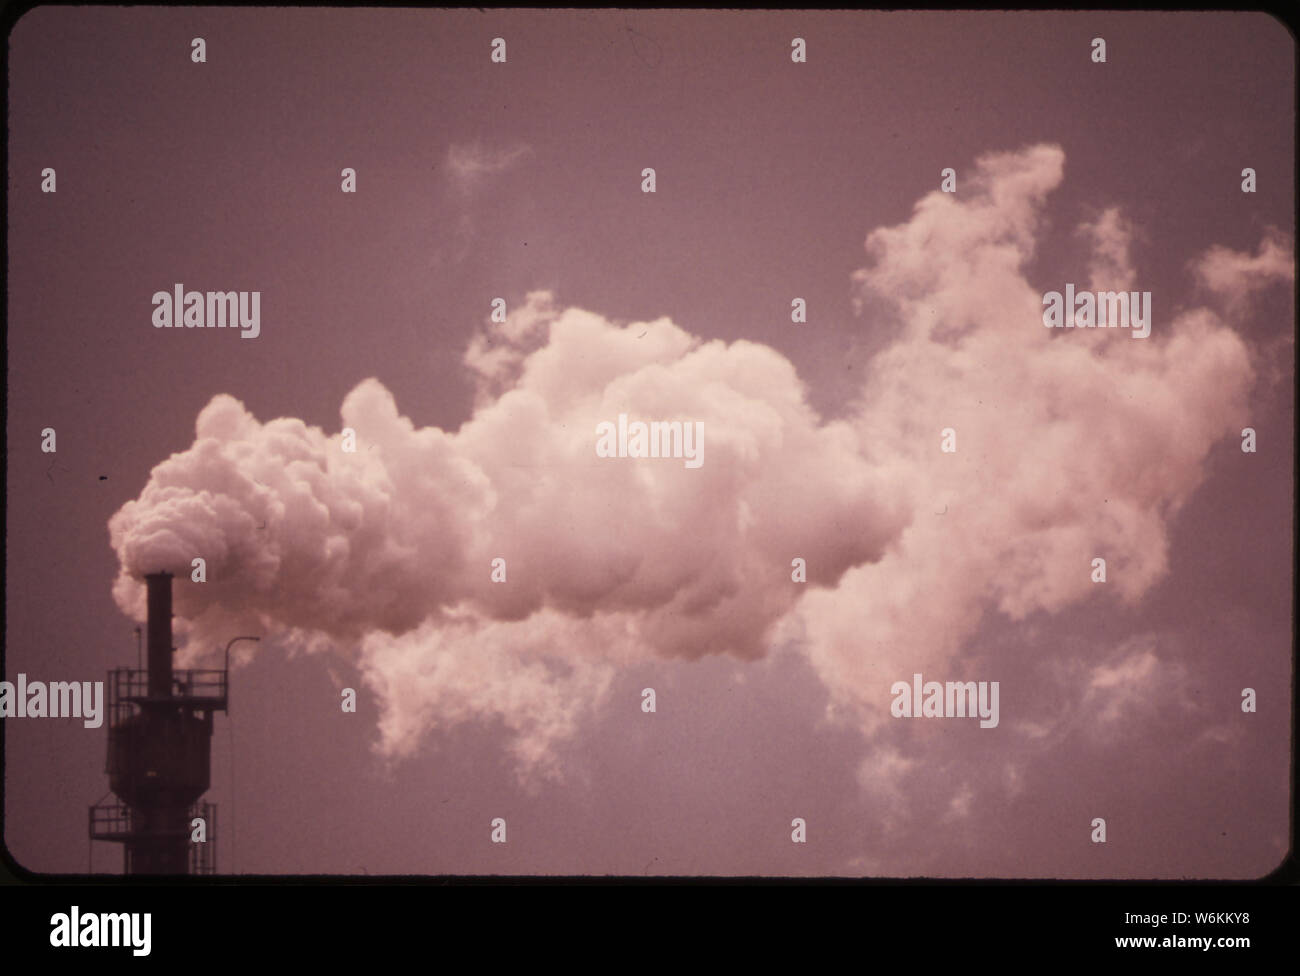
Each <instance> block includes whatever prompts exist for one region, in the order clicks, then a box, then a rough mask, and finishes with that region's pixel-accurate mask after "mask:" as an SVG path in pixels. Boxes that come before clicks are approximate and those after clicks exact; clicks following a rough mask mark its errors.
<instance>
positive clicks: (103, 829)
mask: <svg viewBox="0 0 1300 976" xmlns="http://www.w3.org/2000/svg"><path fill="white" fill-rule="evenodd" d="M196 817H201V818H202V819H203V823H204V836H205V837H206V840H204V841H202V842H201V843H200V842H195V841H193V839H192V838H193V829H192V824H193V822H194V819H195V818H196ZM183 832H184V834H185V835H186V837H189V838H191V842H190V845H189V868H190V871H189V873H190V874H216V871H217V805H216V804H215V803H207V802H199V803H195V804H192V805H191V806H190V808H189V810H188V811H187V812H186V821H185V830H184V831H183ZM147 836H156V835H150V834H146V833H145V832H143V831H141V830H137V829H136V824H135V823H134V819H133V817H132V815H131V808H130V807H129V806H127V805H126V804H125V803H123V802H122V801H121V800H110V801H108V802H106V803H97V804H95V805H94V806H93V807H91V808H90V839H91V840H107V841H115V842H117V843H120V844H125V843H128V842H130V841H133V840H140V839H143V838H144V837H147Z"/></svg>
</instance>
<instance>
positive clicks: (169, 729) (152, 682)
mask: <svg viewBox="0 0 1300 976" xmlns="http://www.w3.org/2000/svg"><path fill="white" fill-rule="evenodd" d="M144 579H145V585H146V587H147V589H148V613H149V617H148V624H147V644H148V658H147V666H146V667H144V668H114V669H113V670H111V671H109V673H108V689H109V692H108V694H109V700H108V708H109V712H108V714H109V729H108V763H107V767H106V770H105V771H106V772H107V773H108V777H109V786H110V789H111V790H112V792H113V793H115V794H117V799H116V800H113V801H109V802H106V803H99V804H96V805H94V806H92V807H91V808H90V837H91V839H92V840H108V841H115V842H118V843H120V844H122V845H123V849H124V851H123V853H124V871H125V873H127V874H155V875H177V874H211V873H213V872H214V871H215V869H216V806H215V804H211V803H203V802H200V798H201V797H202V796H203V794H204V793H205V792H206V791H207V789H208V786H209V777H210V763H211V741H212V715H213V713H214V712H217V711H226V708H227V698H226V694H227V675H228V673H229V668H228V662H227V667H226V668H223V669H221V670H181V671H175V670H173V669H172V652H173V651H174V648H173V647H172V574H171V573H152V574H150V575H147V576H145V578H144ZM232 643H233V642H232ZM227 651H229V646H227ZM198 820H201V821H202V824H199V823H197V822H196V821H198Z"/></svg>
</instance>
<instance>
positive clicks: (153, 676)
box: [144, 573, 172, 697]
mask: <svg viewBox="0 0 1300 976" xmlns="http://www.w3.org/2000/svg"><path fill="white" fill-rule="evenodd" d="M144 582H145V586H146V587H148V603H149V623H148V625H147V626H148V646H149V694H150V696H151V697H152V696H162V695H170V694H171V687H172V574H171V573H149V574H148V575H147V576H145V578H144Z"/></svg>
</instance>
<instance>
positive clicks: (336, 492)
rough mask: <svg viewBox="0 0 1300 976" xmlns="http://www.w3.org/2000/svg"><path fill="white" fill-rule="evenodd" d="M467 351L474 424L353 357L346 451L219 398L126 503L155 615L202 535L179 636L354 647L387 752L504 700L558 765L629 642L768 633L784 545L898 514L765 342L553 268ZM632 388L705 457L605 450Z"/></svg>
mask: <svg viewBox="0 0 1300 976" xmlns="http://www.w3.org/2000/svg"><path fill="white" fill-rule="evenodd" d="M466 362H467V365H468V366H469V367H470V368H471V369H472V370H474V371H475V373H476V375H477V376H479V377H480V379H481V381H482V388H481V390H480V396H479V401H478V405H477V407H476V408H475V410H474V413H473V415H472V417H471V418H470V419H469V420H468V421H467V422H466V423H465V424H464V425H463V426H462V427H461V428H460V429H459V430H458V431H455V432H445V431H442V430H439V429H436V428H430V427H424V428H421V427H417V426H416V425H415V424H413V423H412V421H411V420H409V419H408V418H406V417H403V416H401V415H400V414H399V412H398V410H397V406H396V404H395V403H394V401H393V398H392V396H391V395H390V394H389V392H388V391H387V390H386V389H385V388H384V387H383V386H382V384H380V383H379V382H378V381H377V380H367V381H365V382H363V383H361V384H360V385H359V386H358V387H357V388H356V389H354V390H353V391H352V392H351V393H350V394H349V395H348V396H347V398H346V399H345V400H344V402H343V406H342V410H341V414H342V421H343V425H342V426H343V428H352V429H353V430H354V431H355V433H356V440H357V449H356V452H355V453H348V452H345V451H344V450H343V444H342V429H341V430H340V432H339V433H336V434H326V433H325V432H323V431H321V430H320V429H318V428H315V427H311V426H308V425H306V424H304V423H303V422H301V421H299V420H293V419H277V420H271V421H267V422H265V423H262V422H259V421H258V420H257V419H255V418H254V417H252V416H251V415H250V414H249V413H248V411H247V410H246V409H245V408H244V407H243V406H242V405H241V404H240V403H239V402H238V401H236V400H235V399H233V398H232V397H229V396H225V395H220V396H217V397H214V398H213V400H212V401H211V402H210V403H209V404H208V406H207V407H206V408H204V410H203V411H202V412H201V414H200V415H199V418H198V423H197V429H196V440H195V442H194V444H193V446H191V447H190V448H189V449H188V450H186V451H184V452H181V453H179V454H176V455H173V456H172V457H171V458H169V459H168V460H166V461H164V462H163V463H162V464H160V465H158V467H156V468H155V469H154V471H153V472H152V474H151V477H150V481H149V483H148V485H147V486H146V487H145V489H144V491H143V493H142V494H141V496H140V498H139V499H137V500H135V501H132V502H129V503H127V504H126V505H125V506H123V508H122V509H121V510H120V511H119V512H118V513H116V514H115V515H114V517H113V518H112V520H111V521H110V534H111V538H112V543H113V546H114V548H115V549H116V551H117V553H118V556H119V559H120V562H121V571H120V574H119V578H118V580H117V583H116V586H115V596H116V598H117V600H118V602H119V604H120V606H121V607H122V608H123V609H124V610H125V611H127V612H128V613H130V614H132V615H133V616H136V617H137V618H139V617H141V616H142V614H143V596H142V584H141V582H140V580H139V577H140V575H141V574H143V573H146V572H150V571H156V570H160V569H166V570H170V571H172V572H174V573H176V574H177V575H178V576H179V577H180V578H181V579H182V580H186V579H187V578H188V576H189V572H190V560H191V559H192V558H194V557H195V556H201V557H203V558H204V559H205V560H206V561H207V576H208V582H207V583H204V584H201V585H200V584H189V583H187V582H181V583H178V584H177V586H176V613H177V615H178V616H179V617H183V618H185V619H186V621H187V624H186V625H185V627H184V632H186V633H187V634H188V637H189V641H188V644H187V648H186V652H185V658H186V660H195V659H197V658H198V657H200V656H202V655H204V654H207V653H209V652H210V650H211V648H213V647H215V646H219V645H221V644H222V643H223V642H224V640H225V639H227V638H228V637H229V636H230V635H232V634H234V633H248V632H250V628H251V632H254V633H264V634H266V635H268V636H271V637H276V638H278V639H279V640H280V642H281V643H282V644H286V645H289V646H291V647H294V648H302V649H307V650H320V649H322V648H325V647H331V648H333V649H335V650H339V651H341V652H343V653H350V654H356V655H358V657H357V660H358V662H359V663H360V665H361V667H362V669H363V673H364V675H365V680H366V681H367V682H368V684H369V686H370V687H371V688H372V689H373V690H374V691H375V692H376V693H377V695H378V696H379V699H380V702H381V704H382V707H383V710H384V711H383V717H382V719H381V722H380V726H381V748H382V750H383V751H384V752H385V753H386V754H388V755H392V756H400V755H405V754H408V753H409V752H410V751H411V749H412V748H413V747H414V743H415V742H416V741H417V740H418V738H419V737H420V736H421V735H422V734H423V733H424V732H426V731H427V730H428V729H430V728H433V727H436V726H439V725H444V726H445V725H447V724H454V723H456V722H459V721H463V720H466V719H468V718H471V717H478V718H483V717H488V716H493V715H495V716H498V717H500V718H501V719H502V720H503V721H504V723H505V725H506V726H507V727H508V728H510V729H511V730H512V731H513V732H514V734H515V740H514V741H515V747H514V748H515V751H516V754H517V755H518V757H519V759H520V761H521V764H522V765H523V766H525V767H539V768H544V769H545V770H549V769H551V768H552V767H553V762H552V760H553V757H552V756H551V755H550V751H549V750H550V746H551V745H552V744H553V743H554V742H556V741H557V740H559V739H562V738H564V737H566V736H568V735H569V734H571V732H572V731H573V729H574V728H575V725H574V722H575V721H576V715H577V714H578V713H580V712H582V711H583V710H585V709H589V708H590V707H593V706H594V705H595V704H597V703H598V701H599V700H600V697H601V695H602V694H603V689H604V688H606V687H607V685H608V681H609V677H610V674H611V672H610V670H609V668H610V666H611V664H610V662H612V661H614V660H616V659H617V660H622V661H629V660H635V659H638V658H645V657H648V656H651V655H656V654H657V655H662V656H676V657H689V658H694V657H699V656H701V655H704V654H711V653H730V654H733V655H736V656H738V657H742V658H754V657H758V656H760V655H762V654H763V653H764V651H765V649H766V646H767V636H768V633H769V631H770V629H771V628H772V625H773V624H774V623H775V622H776V621H778V620H779V619H780V618H781V617H782V616H783V615H784V614H785V613H786V612H787V611H788V610H789V609H790V608H791V607H792V606H793V605H794V602H795V600H796V598H797V596H798V595H799V593H800V591H801V587H800V585H799V584H796V583H793V582H792V581H791V562H792V559H794V558H795V557H799V558H802V559H804V560H806V562H807V566H808V570H807V574H808V585H812V586H818V585H831V584H833V583H834V581H835V580H836V579H837V578H838V577H839V575H840V574H841V573H843V572H844V571H845V570H846V569H848V568H849V567H851V566H854V565H858V564H860V563H862V562H865V561H868V560H871V559H875V558H879V556H880V555H881V553H882V552H883V550H884V546H885V545H886V544H887V543H888V542H889V541H890V540H891V539H892V538H894V537H895V536H896V535H897V533H898V531H899V529H900V528H901V525H902V519H903V516H904V513H905V505H904V501H903V499H902V497H901V496H900V495H899V494H898V492H897V490H896V489H895V488H894V487H893V486H891V485H889V484H888V482H887V481H886V480H885V478H884V476H883V473H881V472H879V471H876V470H875V469H873V467H872V466H871V465H869V464H868V462H867V461H866V459H865V458H864V457H862V455H861V454H860V453H859V451H858V447H857V439H856V436H855V434H854V432H853V431H852V429H851V428H850V427H849V426H847V425H846V424H844V423H842V422H830V423H824V422H823V421H822V420H821V419H820V418H819V417H818V416H817V415H816V413H815V412H814V411H813V410H812V409H811V408H810V407H809V406H808V405H807V403H806V400H805V397H804V391H803V389H802V386H801V384H800V381H799V379H798V377H797V375H796V374H795V371H794V368H793V367H792V366H791V364H790V363H789V362H788V361H787V360H786V359H785V358H784V357H782V356H780V355H779V354H777V353H776V352H774V351H773V350H771V349H769V348H767V347H764V346H761V345H758V344H755V343H749V342H736V343H732V344H730V345H727V344H725V343H722V342H716V341H715V342H701V341H700V340H699V339H697V338H695V337H692V336H690V335H688V334H687V333H686V332H684V331H683V330H681V329H680V328H678V327H677V326H675V325H673V324H672V323H671V322H669V321H668V320H666V319H660V320H658V321H656V322H650V323H634V324H631V325H627V326H619V325H616V324H613V323H611V322H609V321H606V320H605V319H603V318H601V317H600V316H598V315H595V314H593V313H590V312H585V311H581V310H578V309H568V310H565V311H563V312H560V311H558V310H557V309H556V307H555V305H554V302H553V301H552V300H551V299H550V297H549V296H547V295H545V294H537V295H533V296H530V298H529V300H528V301H527V302H526V303H525V304H524V305H522V306H521V307H520V308H519V309H517V310H516V311H515V313H514V314H513V315H512V316H511V317H510V318H509V319H508V320H507V322H506V323H505V324H504V326H503V327H501V328H498V329H495V330H492V331H491V333H490V334H485V335H484V336H482V337H479V338H477V339H476V340H475V341H474V342H472V343H471V345H470V347H469V350H468V352H467V354H466ZM620 413H626V414H628V415H629V416H630V417H632V418H641V419H644V420H667V421H673V420H680V421H683V422H685V423H696V422H698V423H702V424H703V430H704V444H705V453H704V464H703V466H702V467H699V468H694V469H692V468H687V467H686V466H685V465H684V464H683V462H682V461H681V460H677V459H634V458H622V459H611V458H601V457H599V456H597V454H596V450H595V444H596V428H597V425H598V424H599V423H601V422H602V421H611V420H614V419H615V418H617V416H618V415H619V414H620ZM497 558H500V559H504V560H505V565H506V581H505V582H504V583H494V582H493V581H492V580H491V567H492V563H493V560H494V559H497ZM179 630H181V628H179V627H178V631H179Z"/></svg>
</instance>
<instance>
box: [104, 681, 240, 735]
mask: <svg viewBox="0 0 1300 976" xmlns="http://www.w3.org/2000/svg"><path fill="white" fill-rule="evenodd" d="M229 690H230V689H229V676H228V673H227V672H226V671H225V670H222V669H217V668H200V669H183V670H180V671H176V672H174V673H173V674H172V687H171V696H170V697H169V699H168V700H169V701H172V702H175V704H177V705H181V706H185V707H187V708H191V709H194V710H196V711H201V710H212V711H216V710H222V711H224V710H225V708H226V705H227V702H228V700H229ZM155 700H157V699H154V698H151V696H150V695H149V671H148V670H147V669H145V668H113V669H112V670H110V671H109V672H108V708H109V725H110V726H117V725H121V724H122V723H123V722H125V721H126V720H127V719H129V718H131V717H132V716H133V715H136V714H137V713H138V712H139V711H140V703H141V702H144V701H155Z"/></svg>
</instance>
